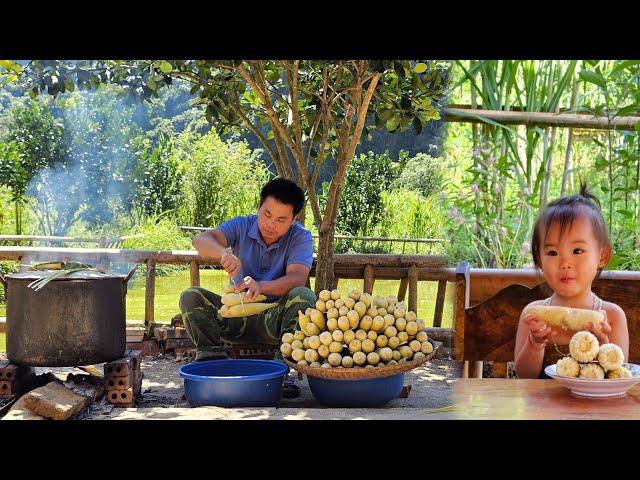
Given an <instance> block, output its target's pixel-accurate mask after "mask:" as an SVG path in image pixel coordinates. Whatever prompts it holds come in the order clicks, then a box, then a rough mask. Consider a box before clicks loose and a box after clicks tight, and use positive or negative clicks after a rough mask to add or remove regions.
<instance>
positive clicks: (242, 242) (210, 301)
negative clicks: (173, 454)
mask: <svg viewBox="0 0 640 480" xmlns="http://www.w3.org/2000/svg"><path fill="white" fill-rule="evenodd" d="M304 204H305V199H304V192H303V191H302V189H301V188H300V187H299V186H298V185H296V184H295V183H294V182H292V181H290V180H286V179H283V178H276V179H274V180H271V181H270V182H269V183H267V184H266V185H265V186H264V187H263V188H262V190H261V192H260V207H259V209H258V214H257V215H249V216H246V217H235V218H232V219H231V220H228V221H226V222H224V223H222V224H221V225H219V226H218V227H217V228H216V229H214V230H209V231H206V232H204V233H202V234H200V235H198V236H197V237H195V238H194V239H193V246H194V247H195V248H196V250H198V253H199V254H200V255H203V256H207V257H212V258H214V259H216V260H219V261H220V264H221V265H222V267H223V268H224V269H225V271H226V272H227V273H228V274H229V276H230V277H231V279H232V283H233V284H235V291H236V292H237V293H239V292H242V291H246V292H247V293H246V297H245V299H246V301H250V300H253V299H254V298H255V297H256V296H258V295H260V294H263V295H265V296H266V297H267V301H268V302H275V301H277V302H278V305H277V306H276V307H274V308H271V309H269V310H267V311H265V312H263V313H261V314H258V315H253V316H249V317H239V318H224V317H222V316H220V315H219V314H218V309H219V308H221V307H222V303H221V298H220V295H218V294H215V293H212V292H210V291H208V290H205V289H204V288H201V287H191V288H188V289H186V290H185V291H184V292H182V295H181V296H180V311H181V312H182V319H183V321H184V325H185V328H186V330H187V332H188V333H189V336H190V337H191V339H192V340H193V342H194V343H195V344H196V361H200V360H209V359H218V358H226V357H227V353H226V351H225V350H224V349H223V346H222V340H221V337H222V338H224V339H225V340H227V341H229V342H232V343H271V344H274V345H279V344H280V339H281V338H282V334H283V333H285V332H291V331H293V330H294V328H295V326H296V324H297V321H298V311H299V310H302V311H303V312H304V311H305V310H306V309H307V308H308V307H312V308H315V304H316V296H315V294H314V293H313V292H312V291H311V290H310V289H308V288H306V287H305V286H304V285H305V283H306V281H307V277H308V276H309V271H310V269H311V263H312V261H313V237H312V236H311V233H310V232H309V231H308V230H306V229H305V228H304V227H303V226H302V225H300V223H298V222H297V221H295V219H296V217H297V215H298V214H299V213H300V212H301V211H302V209H303V208H304ZM276 359H280V360H281V359H282V354H281V353H280V351H279V350H278V351H277V353H276ZM294 394H295V392H294Z"/></svg>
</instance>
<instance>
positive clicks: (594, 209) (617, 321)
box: [515, 183, 629, 378]
mask: <svg viewBox="0 0 640 480" xmlns="http://www.w3.org/2000/svg"><path fill="white" fill-rule="evenodd" d="M599 205H600V203H599V202H598V199H597V198H596V197H595V196H594V195H593V194H592V193H591V192H589V191H588V190H587V186H586V184H584V183H583V184H582V185H581V188H580V193H579V194H578V195H572V196H570V197H562V198H559V199H557V200H555V201H553V202H551V203H550V204H549V205H548V206H547V207H546V208H545V209H544V210H543V211H542V212H541V213H540V216H539V217H538V219H537V220H536V223H535V225H534V227H533V235H532V239H531V253H532V255H533V261H534V263H535V265H536V267H537V268H539V269H540V270H542V273H543V275H544V279H545V280H546V282H547V285H549V287H550V288H551V289H552V290H553V292H554V293H553V295H551V297H549V298H547V299H545V300H538V301H535V302H531V303H530V304H529V305H527V307H529V306H531V305H554V306H561V307H574V308H586V309H593V310H600V311H601V312H602V313H603V314H604V318H605V319H604V322H603V323H602V325H601V326H600V328H598V327H597V326H594V325H593V324H591V325H590V328H589V330H590V331H591V332H592V333H593V334H594V335H595V336H596V337H597V338H598V341H599V342H600V344H601V345H602V344H603V343H615V344H617V345H619V346H620V347H621V348H622V351H623V352H624V357H625V361H627V358H628V355H629V332H628V330H627V318H626V316H625V314H624V312H623V311H622V309H621V308H620V307H619V306H618V305H616V304H614V303H610V302H606V301H603V300H601V299H600V298H598V297H597V296H596V294H595V293H593V292H592V291H591V285H592V283H593V281H594V279H596V278H597V277H598V276H599V274H600V272H601V271H602V268H603V267H604V266H605V265H606V264H607V263H608V262H609V260H610V258H611V242H610V241H609V236H608V235H607V229H606V227H605V224H604V218H603V217H602V213H601V212H600V208H599ZM524 312H526V308H525V310H523V315H521V317H520V322H519V323H518V333H517V335H516V348H515V370H516V373H517V375H518V377H519V378H549V377H548V376H547V375H546V374H545V373H544V372H543V369H544V367H546V366H547V365H550V364H553V363H556V361H557V360H558V359H559V358H561V357H562V356H563V355H564V353H562V351H565V352H566V351H568V347H567V345H568V344H569V340H571V337H572V336H573V334H574V333H575V332H572V331H569V330H562V329H557V328H553V327H550V326H548V325H546V324H545V323H544V322H543V321H541V320H540V319H538V318H536V317H535V316H533V315H530V314H525V313H524ZM554 344H555V346H554Z"/></svg>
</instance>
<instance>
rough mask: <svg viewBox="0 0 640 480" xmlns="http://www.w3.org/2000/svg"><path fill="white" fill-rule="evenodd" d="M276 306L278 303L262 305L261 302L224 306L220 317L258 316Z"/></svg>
mask: <svg viewBox="0 0 640 480" xmlns="http://www.w3.org/2000/svg"><path fill="white" fill-rule="evenodd" d="M276 305H278V303H277V302H275V303H261V302H254V303H245V304H244V305H240V304H238V305H232V306H229V305H224V306H223V307H222V308H221V309H220V310H219V312H220V315H222V316H223V317H225V318H231V317H249V316H251V315H257V314H259V313H262V312H264V311H265V310H269V309H270V308H273V307H275V306H276Z"/></svg>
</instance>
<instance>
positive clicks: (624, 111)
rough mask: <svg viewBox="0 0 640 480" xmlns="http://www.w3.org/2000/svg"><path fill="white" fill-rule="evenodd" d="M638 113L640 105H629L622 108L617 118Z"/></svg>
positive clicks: (617, 113)
mask: <svg viewBox="0 0 640 480" xmlns="http://www.w3.org/2000/svg"><path fill="white" fill-rule="evenodd" d="M637 111H638V105H636V104H635V103H632V104H631V105H627V106H626V107H622V108H621V109H619V110H618V111H617V112H616V116H620V117H623V116H625V115H629V114H630V113H635V112H637Z"/></svg>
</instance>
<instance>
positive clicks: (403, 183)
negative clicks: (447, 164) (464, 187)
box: [393, 153, 443, 198]
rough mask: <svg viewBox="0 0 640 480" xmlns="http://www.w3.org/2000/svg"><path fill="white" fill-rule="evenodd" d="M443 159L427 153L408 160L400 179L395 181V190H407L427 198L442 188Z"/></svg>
mask: <svg viewBox="0 0 640 480" xmlns="http://www.w3.org/2000/svg"><path fill="white" fill-rule="evenodd" d="M441 162H442V159H440V158H433V157H432V156H431V155H428V154H426V153H419V154H418V155H416V156H415V157H413V158H410V159H409V160H407V162H406V165H405V166H404V168H403V170H402V173H401V174H400V177H399V178H397V179H396V180H394V182H393V188H405V189H407V190H413V191H415V192H420V194H421V195H422V196H423V197H425V198H427V197H429V196H430V195H431V194H432V193H433V192H435V191H439V189H440V188H441V186H442V182H443V178H442V170H441V167H440V163H441Z"/></svg>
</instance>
